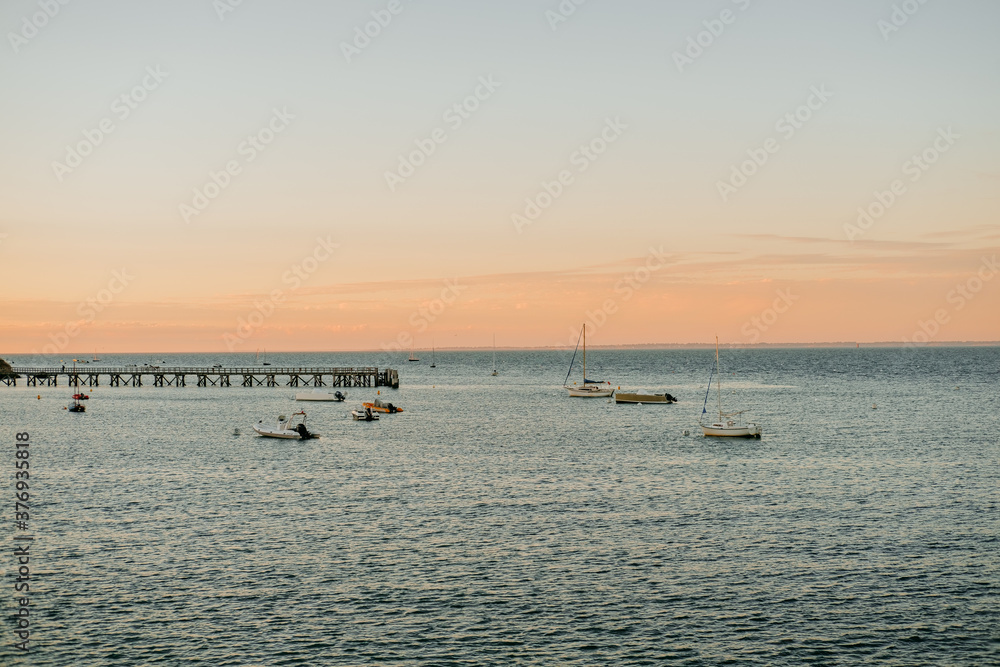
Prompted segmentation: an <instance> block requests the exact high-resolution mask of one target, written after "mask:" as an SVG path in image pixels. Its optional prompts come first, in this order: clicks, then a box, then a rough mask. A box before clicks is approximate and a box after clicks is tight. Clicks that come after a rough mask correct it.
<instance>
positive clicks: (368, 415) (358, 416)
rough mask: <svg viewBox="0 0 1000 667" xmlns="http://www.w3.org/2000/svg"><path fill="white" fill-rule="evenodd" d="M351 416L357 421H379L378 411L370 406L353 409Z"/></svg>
mask: <svg viewBox="0 0 1000 667" xmlns="http://www.w3.org/2000/svg"><path fill="white" fill-rule="evenodd" d="M351 418H352V419H354V421H356V422H377V421H378V413H377V412H375V411H373V410H372V409H371V408H368V407H366V408H363V409H360V410H358V409H354V410H351Z"/></svg>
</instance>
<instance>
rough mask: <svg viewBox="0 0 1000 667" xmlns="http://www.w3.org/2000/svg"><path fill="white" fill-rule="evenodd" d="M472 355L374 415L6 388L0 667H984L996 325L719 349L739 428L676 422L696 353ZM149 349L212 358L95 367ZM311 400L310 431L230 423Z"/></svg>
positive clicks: (683, 412)
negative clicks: (25, 597) (22, 494)
mask: <svg viewBox="0 0 1000 667" xmlns="http://www.w3.org/2000/svg"><path fill="white" fill-rule="evenodd" d="M491 356H492V355H491V352H490V351H485V352H482V353H439V354H438V355H437V363H438V367H437V368H436V369H431V368H429V365H428V362H429V358H428V355H424V358H423V360H422V361H421V362H420V363H419V364H418V363H410V364H407V363H405V362H404V361H403V360H402V359H399V360H396V362H395V363H394V365H395V366H396V367H397V368H400V370H401V381H402V386H401V388H400V389H399V390H398V391H392V390H383V394H384V395H387V397H388V398H389V399H390V400H392V401H394V402H395V403H396V404H397V405H400V406H402V407H403V408H404V409H405V410H406V412H405V413H404V414H399V415H391V416H384V417H383V419H382V420H381V421H380V422H378V423H371V424H366V423H356V422H353V421H351V420H350V419H349V418H348V416H347V409H348V407H351V406H353V405H356V404H359V403H360V401H361V400H370V399H371V398H374V397H375V390H358V389H354V390H351V391H350V399H349V401H348V404H347V405H346V406H345V405H343V404H331V403H327V404H303V403H295V402H293V401H292V400H291V395H292V393H293V391H294V390H292V389H288V388H277V389H267V388H253V389H245V388H242V387H232V388H228V389H222V388H208V389H199V388H196V387H191V386H188V387H186V388H163V389H157V388H153V387H143V388H141V389H134V388H114V389H113V388H109V387H99V388H96V389H93V390H90V394H91V396H92V399H91V400H90V401H89V404H88V406H87V409H88V412H87V413H86V414H83V415H73V414H69V413H67V412H66V411H64V410H62V406H63V405H65V403H66V400H67V398H68V395H69V394H70V393H71V392H70V391H69V390H68V389H67V388H66V387H59V388H40V389H34V388H30V389H29V388H25V387H18V388H16V389H15V388H7V387H3V386H0V437H2V439H3V441H4V444H3V447H2V451H3V452H5V453H4V454H3V456H2V461H0V469H2V478H3V480H4V488H5V489H8V491H6V492H5V493H8V494H9V493H12V485H13V474H12V473H13V461H14V458H13V454H12V452H13V449H14V448H13V441H14V433H15V431H29V432H30V433H31V440H32V443H33V444H32V445H31V448H32V449H31V456H32V458H31V466H32V467H31V493H32V510H31V526H32V531H33V533H34V534H35V536H36V541H35V542H34V543H33V545H32V547H31V548H32V558H33V560H32V567H33V573H34V574H33V575H32V576H33V577H34V581H33V584H32V589H31V590H32V594H33V598H32V600H33V604H34V605H35V606H34V607H33V608H32V612H31V622H32V626H31V630H32V643H33V648H32V651H31V653H30V654H29V655H28V656H23V655H19V654H18V652H17V651H14V650H13V649H11V644H12V643H13V642H14V638H13V629H14V628H13V623H12V622H11V617H10V614H11V613H13V611H14V609H15V607H14V604H13V599H14V597H15V596H14V593H13V578H14V576H15V574H14V567H13V562H14V559H13V557H12V556H11V554H10V552H11V549H10V546H9V545H11V544H12V542H11V540H10V538H11V536H12V534H13V533H14V532H15V531H13V530H12V529H11V526H12V524H13V518H14V517H13V508H12V507H11V503H6V504H4V507H7V508H8V509H7V510H5V512H6V515H5V516H4V517H3V521H4V526H5V528H4V534H5V535H6V536H7V537H6V538H5V541H4V544H5V545H7V546H5V547H4V549H3V553H4V554H5V555H4V556H3V557H2V559H0V572H3V575H4V576H3V581H2V586H3V589H2V591H0V600H2V604H3V609H2V611H3V614H4V621H3V626H2V641H0V643H2V645H3V646H2V648H0V663H3V664H4V665H149V664H170V665H175V664H204V665H254V664H259V665H294V664H301V665H318V664H378V665H402V664H418V663H423V664H435V665H462V664H467V665H482V664H524V665H529V664H536V665H555V664H559V665H582V664H616V665H633V664H635V665H639V664H655V665H660V664H679V665H718V664H725V663H732V664H741V665H742V664H761V665H795V664H802V663H816V664H823V665H828V664H857V663H866V662H867V663H878V664H888V665H944V664H947V665H996V664H1000V595H998V594H1000V539H998V534H1000V513H998V509H1000V508H998V488H1000V468H998V458H1000V445H998V440H1000V438H998V427H1000V419H998V414H1000V392H998V381H1000V350H998V349H996V348H966V349H923V350H892V349H864V348H862V349H840V350H836V349H834V350H831V349H823V350H805V349H796V350H766V351H761V350H753V351H738V350H724V351H723V359H722V363H723V370H724V384H723V390H724V396H723V400H724V402H725V403H726V404H727V406H732V407H747V408H750V409H751V410H752V411H753V413H754V416H756V417H758V418H760V420H761V421H762V422H763V424H764V437H763V439H762V440H760V441H738V442H729V441H720V440H713V439H705V438H703V437H701V436H700V435H699V433H700V432H699V431H698V430H697V420H698V416H699V413H700V412H701V408H702V401H703V400H704V396H705V388H706V382H707V379H708V372H709V369H710V366H711V364H712V358H713V355H712V352H710V351H607V350H592V351H591V353H590V354H589V355H588V366H589V368H590V369H591V370H590V372H589V373H588V374H589V375H590V376H591V377H595V378H602V379H607V380H610V381H612V382H613V384H615V385H621V386H622V387H623V388H625V387H628V388H649V389H655V388H660V389H666V390H668V391H670V392H671V393H672V394H674V395H676V396H678V397H679V398H680V402H679V403H677V404H676V405H668V406H663V405H659V406H625V405H622V406H617V405H614V404H613V403H608V402H607V401H606V400H604V399H589V400H588V399H570V398H568V397H566V396H565V395H564V392H563V391H562V390H561V389H560V388H559V387H560V385H561V384H562V380H563V377H564V376H565V372H566V365H567V363H568V355H566V354H564V353H560V352H501V353H499V355H498V356H499V367H500V375H499V376H498V377H491V376H490V370H491V366H492V359H491ZM269 360H270V361H272V363H274V364H275V365H281V364H285V363H288V364H310V365H312V364H324V365H361V364H367V363H372V362H374V361H379V362H381V365H385V360H384V359H377V358H376V357H375V355H371V356H366V355H363V354H351V355H341V354H309V355H303V354H300V355H277V354H276V355H272V356H271V358H270V359H269ZM13 361H14V362H15V364H16V363H18V361H19V360H18V359H17V358H16V357H15V358H14V359H13ZM161 361H163V362H166V363H170V364H173V363H176V364H204V363H208V364H211V363H223V364H226V363H228V362H229V359H228V358H227V357H226V356H225V355H215V356H200V357H194V356H183V355H170V356H149V355H141V356H140V355H133V356H115V355H111V354H108V355H105V357H104V361H103V362H102V364H104V365H108V364H113V363H139V364H141V363H147V362H149V363H159V362H161ZM239 361H240V362H242V361H244V359H240V360H239ZM39 393H41V395H42V398H41V400H38V399H36V396H37V395H38V394H39ZM873 403H875V404H877V406H878V407H877V409H875V410H873V409H872V404H873ZM303 406H304V407H305V409H306V410H307V412H308V414H309V423H310V426H311V427H312V428H313V429H314V430H316V431H319V432H320V433H321V434H322V436H323V437H322V438H321V439H319V440H312V441H306V442H300V441H280V440H271V439H265V438H259V437H257V436H256V435H255V434H254V433H253V431H252V430H251V428H250V427H251V425H252V424H253V423H255V422H256V421H257V420H258V419H261V418H264V419H267V420H270V419H273V418H274V417H276V416H277V415H278V414H279V413H284V414H288V413H290V412H293V411H295V410H296V409H298V408H300V407H303ZM234 428H239V429H240V431H241V433H242V434H241V435H233V431H234ZM685 430H689V431H690V435H684V432H685Z"/></svg>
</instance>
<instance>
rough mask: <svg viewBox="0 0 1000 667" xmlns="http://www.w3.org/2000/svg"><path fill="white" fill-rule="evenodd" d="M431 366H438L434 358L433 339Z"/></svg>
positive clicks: (432, 343)
mask: <svg viewBox="0 0 1000 667" xmlns="http://www.w3.org/2000/svg"><path fill="white" fill-rule="evenodd" d="M431 368H437V362H436V361H435V359H434V341H433V340H432V341H431Z"/></svg>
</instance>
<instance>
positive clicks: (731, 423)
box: [698, 336, 762, 438]
mask: <svg viewBox="0 0 1000 667" xmlns="http://www.w3.org/2000/svg"><path fill="white" fill-rule="evenodd" d="M713 373H714V374H715V376H716V381H715V386H716V395H717V396H718V405H719V420H718V421H716V422H713V423H711V424H705V423H703V421H702V420H703V419H704V418H705V415H706V414H707V413H708V395H709V394H710V393H711V392H712V377H711V376H709V378H708V391H706V392H705V404H704V405H703V406H702V408H701V418H699V420H698V425H699V426H701V431H702V433H703V434H704V435H706V436H709V437H715V438H759V437H760V436H761V431H762V430H761V426H760V424H758V423H756V422H748V421H746V418H745V417H744V415H745V414H746V412H747V411H746V410H740V411H738V412H723V411H722V375H721V373H720V372H719V337H718V336H716V337H715V368H714V369H713Z"/></svg>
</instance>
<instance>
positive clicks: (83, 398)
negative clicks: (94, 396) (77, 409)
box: [73, 394, 90, 401]
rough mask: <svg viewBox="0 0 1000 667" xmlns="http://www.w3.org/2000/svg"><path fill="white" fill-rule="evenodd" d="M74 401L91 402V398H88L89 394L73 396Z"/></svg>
mask: <svg viewBox="0 0 1000 667" xmlns="http://www.w3.org/2000/svg"><path fill="white" fill-rule="evenodd" d="M73 400H74V401H89V400H90V396H88V395H87V394H73Z"/></svg>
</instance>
